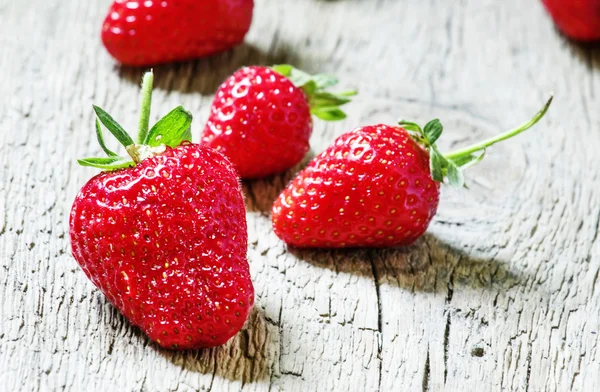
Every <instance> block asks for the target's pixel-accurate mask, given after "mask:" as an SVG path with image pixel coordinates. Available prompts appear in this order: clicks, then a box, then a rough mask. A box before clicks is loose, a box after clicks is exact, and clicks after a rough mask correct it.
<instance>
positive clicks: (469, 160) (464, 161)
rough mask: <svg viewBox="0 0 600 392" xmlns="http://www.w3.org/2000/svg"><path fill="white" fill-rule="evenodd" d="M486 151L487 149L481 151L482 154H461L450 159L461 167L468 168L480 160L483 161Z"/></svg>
mask: <svg viewBox="0 0 600 392" xmlns="http://www.w3.org/2000/svg"><path fill="white" fill-rule="evenodd" d="M486 151H487V150H483V151H482V152H481V154H479V155H477V154H468V155H461V156H458V157H456V158H452V159H450V161H452V162H454V164H455V165H456V166H458V167H459V168H461V169H463V170H464V169H467V168H469V167H471V166H474V165H476V164H478V163H479V162H481V160H482V159H483V157H484V156H485V153H486Z"/></svg>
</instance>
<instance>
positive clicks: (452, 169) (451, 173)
mask: <svg viewBox="0 0 600 392" xmlns="http://www.w3.org/2000/svg"><path fill="white" fill-rule="evenodd" d="M447 162H448V173H447V176H448V183H449V184H450V185H452V186H454V187H457V188H460V187H462V186H464V185H465V176H464V175H463V173H462V170H460V168H459V167H458V166H456V164H455V163H454V162H452V161H447Z"/></svg>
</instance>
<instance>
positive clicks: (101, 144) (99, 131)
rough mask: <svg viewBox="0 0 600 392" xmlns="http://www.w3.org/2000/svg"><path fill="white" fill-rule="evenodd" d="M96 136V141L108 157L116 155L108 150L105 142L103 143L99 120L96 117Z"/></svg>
mask: <svg viewBox="0 0 600 392" xmlns="http://www.w3.org/2000/svg"><path fill="white" fill-rule="evenodd" d="M96 137H97V138H98V143H100V147H102V150H104V152H105V153H106V155H108V156H109V157H116V156H117V154H116V153H114V152H112V151H111V150H109V149H108V147H106V144H104V137H103V136H102V128H101V127H100V121H98V120H97V119H96Z"/></svg>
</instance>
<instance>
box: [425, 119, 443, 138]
mask: <svg viewBox="0 0 600 392" xmlns="http://www.w3.org/2000/svg"><path fill="white" fill-rule="evenodd" d="M443 130H444V127H443V126H442V123H440V120H438V119H437V118H436V119H435V120H431V121H429V122H428V123H427V124H426V125H425V128H423V135H425V138H426V139H427V140H428V141H429V144H434V143H435V142H436V141H437V140H438V139H439V138H440V136H441V135H442V131H443Z"/></svg>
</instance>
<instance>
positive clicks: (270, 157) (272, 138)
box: [201, 65, 355, 178]
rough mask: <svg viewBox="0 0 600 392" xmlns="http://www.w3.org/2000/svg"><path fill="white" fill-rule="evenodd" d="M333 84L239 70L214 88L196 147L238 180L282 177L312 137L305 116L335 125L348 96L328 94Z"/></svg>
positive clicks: (277, 70) (286, 71)
mask: <svg viewBox="0 0 600 392" xmlns="http://www.w3.org/2000/svg"><path fill="white" fill-rule="evenodd" d="M335 84H337V80H336V79H335V78H333V77H331V76H327V75H315V76H314V77H313V76H311V75H308V74H306V73H304V72H302V71H299V70H297V69H294V68H292V67H291V66H289V65H278V66H275V67H273V68H272V69H271V68H267V67H258V66H254V67H245V68H242V69H240V70H239V71H237V72H236V73H234V74H233V75H232V76H230V77H229V78H228V79H227V80H226V81H225V82H224V83H223V84H222V85H221V87H220V88H219V90H218V91H217V94H216V96H215V100H214V102H213V105H212V108H211V112H210V117H209V118H208V123H207V124H206V127H205V128H204V132H203V133H202V135H201V137H202V142H203V143H204V144H206V145H208V146H210V147H213V148H215V149H217V150H219V151H221V152H222V153H223V154H225V155H226V156H227V157H229V159H230V160H231V161H232V162H233V164H234V165H235V167H236V169H237V170H238V173H239V174H240V176H241V177H242V178H259V177H266V176H269V175H272V174H277V173H281V172H284V171H286V170H287V169H289V168H291V167H292V166H294V165H295V164H297V163H298V162H300V161H301V160H302V158H303V157H304V155H305V154H306V152H307V151H308V149H309V147H310V146H309V139H310V135H311V134H312V118H311V114H314V115H315V116H317V117H319V118H321V119H323V120H326V121H335V120H341V119H344V118H345V117H346V115H345V113H344V112H343V111H341V110H340V109H339V106H340V105H343V104H345V103H348V102H350V99H349V98H348V97H349V96H351V95H354V94H355V92H354V91H350V92H345V93H341V94H331V93H328V92H326V91H325V89H326V88H327V87H330V86H333V85H335Z"/></svg>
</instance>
